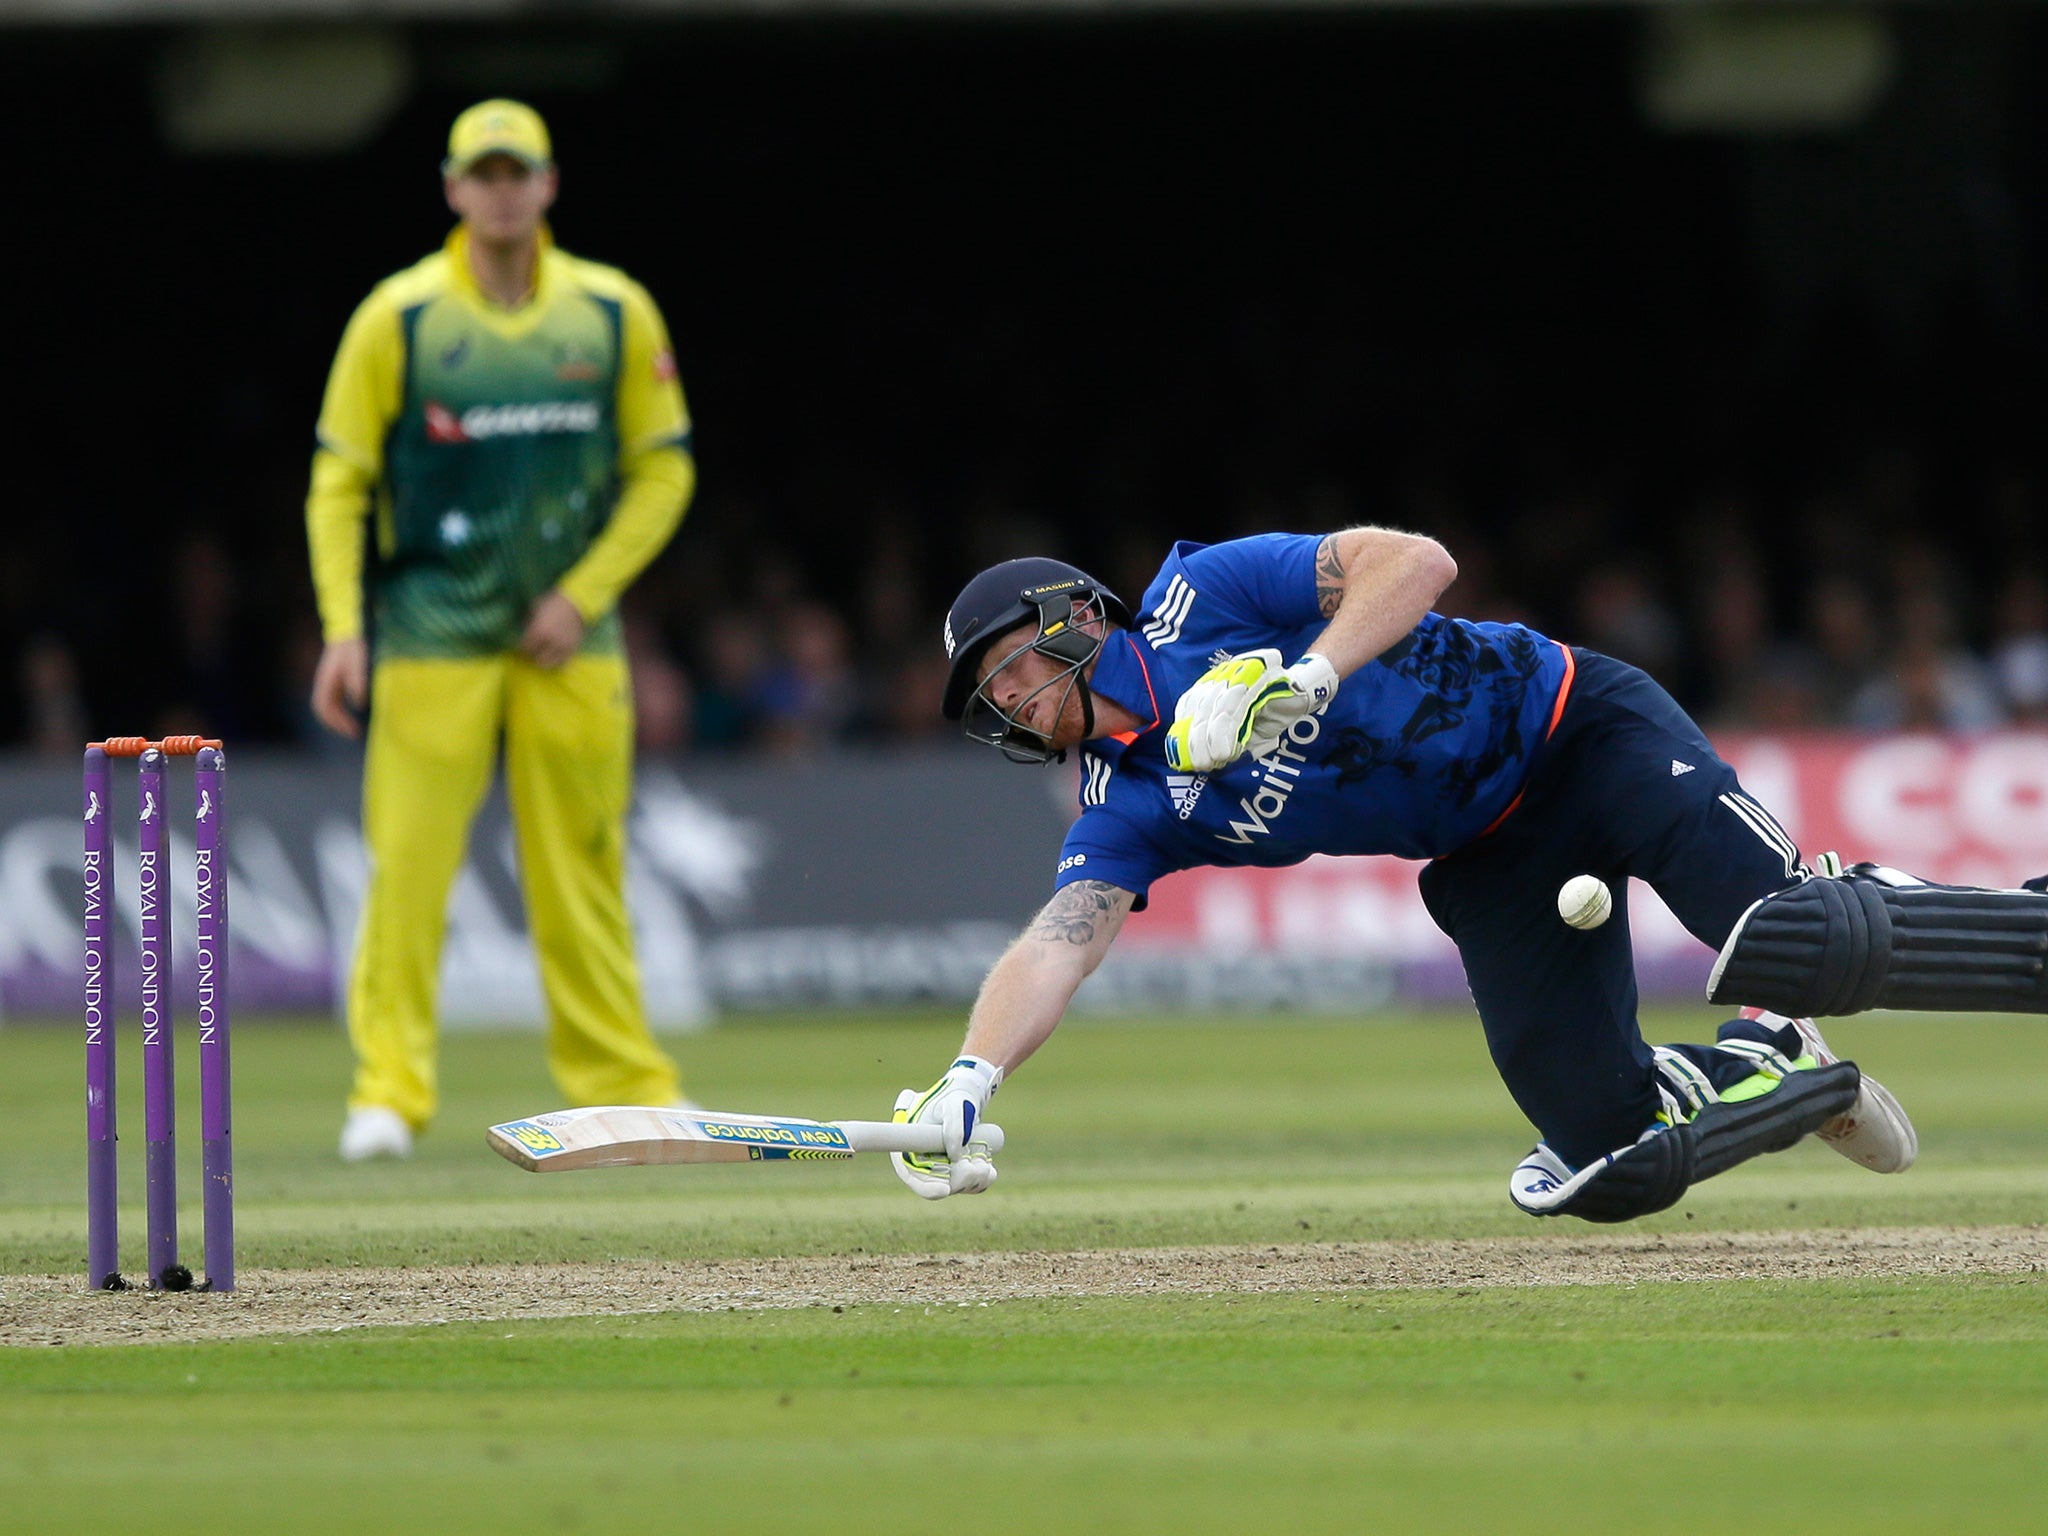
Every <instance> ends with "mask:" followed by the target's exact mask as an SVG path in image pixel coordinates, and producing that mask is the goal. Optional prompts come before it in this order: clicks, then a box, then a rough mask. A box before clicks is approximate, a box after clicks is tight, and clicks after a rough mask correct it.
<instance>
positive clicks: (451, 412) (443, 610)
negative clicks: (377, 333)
mask: <svg viewBox="0 0 2048 1536" xmlns="http://www.w3.org/2000/svg"><path fill="white" fill-rule="evenodd" d="M400 321H401V326H402V332H403V336H404V341H405V374H404V379H405V387H404V398H403V404H402V406H401V408H400V412H399V416H398V420H397V421H396V422H395V423H394V424H393V425H392V428H391V432H390V435H389V437H388V438H387V439H386V442H385V458H384V476H385V485H384V488H385V493H386V502H385V516H384V517H383V519H382V520H381V521H382V527H381V528H380V529H379V539H378V545H379V548H378V554H379V557H380V558H379V559H378V561H377V564H376V566H375V569H374V570H373V571H372V573H371V577H370V595H371V602H372V605H373V612H374V615H375V624H376V629H375V635H376V644H377V649H378V651H379V653H380V654H383V655H392V656H477V655H490V654H494V653H498V652H503V651H507V650H511V649H514V648H515V647H516V646H517V645H518V643H519V637H520V634H521V633H522V632H523V630H524V629H525V625H526V615H527V613H528V611H529V610H530V609H531V608H532V606H533V603H534V600H535V599H536V598H538V597H539V596H540V595H541V594H542V593H544V592H546V591H547V590H548V589H549V588H550V587H552V586H554V585H555V583H556V582H558V581H559V580H560V579H561V578H562V576H563V575H564V573H566V572H567V571H568V570H569V568H570V567H571V566H573V565H574V564H575V563H576V562H577V560H579V559H580V558H581V557H582V555H583V553H584V551H585V550H587V549H588V548H589V547H590V544H591V541H592V540H593V539H595V538H596V537H597V535H598V533H599V532H600V531H601V530H602V529H603V527H604V525H605V520H606V519H607V518H608V517H609V516H610V515H611V508H612V502H613V500H614V498H615V496H616V495H617V490H618V483H617V462H618V453H619V434H618V420H617V399H618V381H619V367H620V358H621V354H622V351H623V347H622V336H621V326H622V324H623V316H622V314H621V311H620V307H619V305H618V304H617V303H616V302H615V301H613V300H609V299H603V298H599V297H597V296H595V295H593V294H590V293H587V292H584V291H582V290H580V289H575V288H566V289H565V290H564V291H561V292H559V293H558V294H557V295H556V296H555V297H554V298H553V300H552V301H551V302H550V303H549V306H548V309H547V311H546V313H545V314H543V315H542V316H541V317H540V319H539V321H538V323H537V324H535V326H534V327H533V328H532V329H531V330H530V331H527V332H525V333H524V334H523V335H519V336H516V337H507V336H504V335H501V334H500V333H498V332H497V331H496V330H494V329H493V328H491V327H490V326H489V325H487V324H485V323H484V322H483V321H482V319H481V318H480V317H479V316H478V315H477V314H476V312H475V311H474V310H473V309H472V308H471V307H470V306H469V305H467V304H466V303H464V302H463V301H462V300H461V299H459V298H457V297H455V296H453V295H448V296H441V297H436V298H432V299H429V300H427V301H426V302H425V303H422V304H418V305H415V306H414V307H412V308H410V309H407V310H405V311H403V312H402V314H401V316H400ZM619 644H620V641H619V626H618V620H617V617H616V616H615V615H607V616H606V617H605V618H604V619H602V620H600V621H599V622H598V623H596V624H594V625H592V626H591V628H590V632H589V634H588V635H586V636H585V639H584V646H583V648H584V650H586V651H605V652H616V651H617V650H618V649H619Z"/></svg>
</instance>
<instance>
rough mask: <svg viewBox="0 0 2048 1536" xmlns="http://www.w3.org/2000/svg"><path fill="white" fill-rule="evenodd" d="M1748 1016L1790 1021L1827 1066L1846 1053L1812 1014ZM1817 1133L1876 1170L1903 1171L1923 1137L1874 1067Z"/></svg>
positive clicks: (1751, 1012)
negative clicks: (1823, 1034)
mask: <svg viewBox="0 0 2048 1536" xmlns="http://www.w3.org/2000/svg"><path fill="white" fill-rule="evenodd" d="M1742 1016H1743V1017H1744V1018H1745V1019H1755V1020H1756V1021H1757V1022H1758V1023H1760V1024H1763V1025H1765V1026H1767V1027H1768V1028H1771V1029H1782V1028H1784V1027H1785V1026H1786V1025H1787V1024H1790V1025H1791V1026H1792V1027H1793V1029H1795V1030H1797V1031H1798V1033H1799V1043H1800V1044H1801V1045H1803V1046H1804V1047H1805V1048H1806V1049H1805V1054H1806V1055H1808V1056H1811V1057H1813V1059H1814V1060H1815V1061H1817V1062H1818V1063H1820V1065H1822V1066H1824V1067H1825V1066H1830V1065H1832V1064H1833V1063H1835V1062H1837V1061H1840V1060H1841V1059H1842V1058H1841V1057H1839V1056H1837V1055H1836V1054H1835V1053H1834V1052H1833V1051H1831V1050H1829V1049H1828V1043H1827V1041H1825V1040H1823V1039H1822V1038H1821V1034H1820V1028H1819V1026H1818V1025H1816V1024H1815V1023H1814V1022H1813V1020H1811V1019H1788V1018H1786V1017H1785V1015H1783V1014H1782V1013H1772V1012H1771V1011H1770V1010H1768V1009H1765V1008H1744V1009H1743V1010H1742ZM1814 1134H1815V1135H1816V1136H1818V1137H1819V1138H1820V1139H1821V1140H1822V1141H1824V1142H1826V1143H1827V1144H1828V1145H1829V1146H1831V1147H1833V1148H1834V1149H1835V1150H1836V1151H1837V1152H1839V1153H1841V1154H1842V1156H1844V1157H1846V1158H1848V1159H1849V1161H1850V1162H1852V1163H1859V1164H1861V1165H1862V1166H1863V1167H1865V1168H1868V1169H1870V1170H1871V1172H1873V1173H1904V1172H1905V1171H1906V1170H1907V1169H1908V1168H1910V1167H1912V1166H1913V1159H1914V1158H1916V1157H1918V1156H1919V1155H1920V1137H1919V1134H1918V1133H1917V1132H1916V1131H1914V1129H1913V1122H1912V1121H1911V1120H1909V1119H1907V1118H1906V1111H1905V1110H1904V1109H1903V1108H1901V1107H1900V1105H1899V1101H1898V1100H1897V1099H1895V1098H1893V1097H1892V1094H1891V1090H1890V1089H1888V1088H1886V1087H1885V1086H1884V1084H1883V1083H1880V1082H1878V1081H1877V1080H1876V1079H1875V1078H1873V1077H1872V1076H1871V1075H1870V1074H1869V1073H1867V1072H1866V1073H1864V1074H1863V1088H1862V1091H1861V1092H1859V1093H1858V1094H1857V1095H1856V1102H1855V1103H1854V1104H1851V1105H1850V1106H1849V1107H1848V1108H1847V1109H1845V1110H1843V1111H1842V1113H1840V1114H1839V1115H1837V1116H1835V1118H1834V1119H1832V1120H1830V1121H1828V1122H1827V1124H1825V1125H1823V1126H1822V1127H1821V1128H1820V1129H1819V1130H1817V1131H1815V1132H1814Z"/></svg>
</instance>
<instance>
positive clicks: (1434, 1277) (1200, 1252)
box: [0, 1226, 2048, 1345]
mask: <svg viewBox="0 0 2048 1536" xmlns="http://www.w3.org/2000/svg"><path fill="white" fill-rule="evenodd" d="M2044 1271H2048V1227H2010V1226H2008V1227H1969V1228H1941V1227H1907V1228H1891V1229H1885V1228H1878V1229H1850V1230H1843V1231H1817V1232H1733V1233H1697V1234H1694V1233H1672V1234H1668V1235H1662V1236H1655V1237H1630V1236H1626V1235H1607V1234H1602V1235H1594V1236H1582V1235H1571V1236H1559V1237H1556V1238H1551V1239H1529V1240H1522V1241H1517V1240H1514V1239H1507V1238H1494V1239H1478V1240H1473V1241H1466V1242H1458V1241H1440V1242H1406V1243H1402V1242H1384V1243H1302V1244H1287V1245H1271V1246H1266V1247H1257V1246H1244V1245H1239V1246H1216V1247H1204V1248H1138V1249H1095V1250H1090V1251H1086V1252H1078V1253H978V1254H960V1255H952V1256H947V1257H925V1258H919V1257H913V1256H909V1255H891V1256H877V1257H873V1258H847V1257H839V1256H825V1257H809V1258H780V1259H721V1260H703V1261H696V1262H683V1263H647V1262H632V1261H628V1262H620V1263H613V1264H537V1265H526V1266H517V1267H504V1266H485V1265H468V1266H460V1267H449V1266H438V1265H437V1266H429V1267H421V1268H407V1269H382V1268H365V1269H341V1270H335V1269H314V1270H261V1271H256V1272H254V1273H250V1274H246V1275H244V1276H243V1277H242V1282H241V1289H239V1290H238V1291H236V1292H235V1293H233V1294H231V1295H218V1296H212V1295H205V1294H199V1293H185V1294H181V1295H171V1294H152V1293H149V1292H146V1291H130V1292H124V1293H109V1292H101V1293H95V1292H89V1291H84V1290H82V1289H80V1287H79V1284H78V1282H77V1281H76V1280H72V1279H69V1278H59V1277H31V1276H17V1277H13V1278H9V1279H6V1280H4V1281H0V1344H12V1345H23V1344H27V1345H34V1344H49V1345H65V1344H122V1343H161V1342H165V1341H169V1340H173V1339H186V1340H195V1339H225V1338H239V1337H248V1336H253V1335H261V1334H290V1333H323V1332H330V1331H336V1330H340V1329H345V1328H363V1327H378V1326H390V1325H417V1324H422V1323H447V1322H474V1321H482V1320H487V1319H530V1318H542V1317H574V1316H598V1315H617V1314H623V1313H634V1312H705V1311H725V1310H732V1309H747V1310H763V1309H771V1308H779V1307H819V1306H858V1305H873V1304H884V1303H887V1304H898V1305H903V1304H908V1305H924V1306H956V1305H964V1304H968V1303H973V1302H994V1301H1009V1300H1017V1299H1022V1298H1048V1297H1074V1296H1172V1295H1213V1294H1222V1293H1249V1294H1260V1293H1285V1292H1310V1291H1315V1292H1329V1293H1334V1292H1344V1291H1354V1290H1383V1289H1398V1288H1407V1287H1418V1286H1419V1287H1443V1286H1450V1287H1468V1286H1469V1287H1480V1286H1488V1287H1495V1286H1526V1285H1614V1284H1624V1285H1626V1284H1639V1283H1646V1282H1656V1281H1670V1280H1695V1281H1696V1280H1738V1279H1775V1280H1794V1279H1838V1280H1839V1279H1854V1278H1859V1277H1867V1278H1892V1277H1897V1276H1903V1275H2013V1274H2028V1273H2040V1272H2044Z"/></svg>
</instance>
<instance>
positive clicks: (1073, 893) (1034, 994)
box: [960, 880, 1136, 1073]
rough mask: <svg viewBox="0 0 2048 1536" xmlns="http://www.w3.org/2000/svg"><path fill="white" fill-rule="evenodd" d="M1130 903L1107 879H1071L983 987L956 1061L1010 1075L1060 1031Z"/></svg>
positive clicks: (1004, 957) (993, 968) (1012, 947)
mask: <svg viewBox="0 0 2048 1536" xmlns="http://www.w3.org/2000/svg"><path fill="white" fill-rule="evenodd" d="M1135 899H1136V898H1134V897H1133V896H1132V895H1131V893H1130V892H1129V891H1126V890H1123V889H1121V888H1120V887H1117V886H1114V885H1111V884H1110V883H1109V882H1108V881H1107V880H1076V881H1074V882H1073V884H1071V885H1065V886H1062V887H1061V888H1060V889H1059V890H1058V891H1057V892H1056V893H1054V895H1053V898H1052V900H1051V901H1049V902H1047V903H1046V904H1045V905H1044V907H1042V908H1041V909H1040V910H1039V913H1038V916H1036V917H1034V918H1033V919H1032V920H1031V924H1030V926H1029V927H1027V928H1026V929H1025V930H1024V932H1023V934H1022V935H1021V936H1019V937H1018V939H1017V940H1016V942H1014V943H1013V944H1011V945H1010V947H1009V948H1008V949H1007V950H1005V951H1004V952H1003V957H1002V959H1000V960H998V961H997V962H996V963H995V965H994V966H993V967H992V968H991V969H990V971H989V973H988V976H987V978H986V979H985V980H984V981H983V982H982V984H981V995H980V996H979V997H977V998H976V999H975V1001H974V1011H973V1013H971V1014H970V1015H968V1019H967V1039H966V1040H965V1041H964V1042H963V1043H962V1044H961V1047H960V1054H961V1055H963V1056H975V1057H979V1058H980V1059H981V1060H983V1061H986V1062H990V1063H993V1064H994V1065H995V1066H998V1067H1000V1068H1002V1069H1003V1071H1004V1072H1005V1073H1009V1072H1012V1071H1015V1070H1016V1068H1017V1067H1018V1065H1019V1064H1021V1063H1022V1062H1023V1061H1024V1060H1025V1059H1026V1058H1028V1057H1029V1056H1030V1055H1031V1053H1032V1052H1033V1051H1035V1050H1037V1049H1038V1048H1039V1047H1040V1046H1041V1045H1043V1044H1045V1042H1046V1039H1047V1038H1048V1037H1049V1036H1050V1035H1051V1034H1052V1032H1053V1031H1054V1030H1055V1029H1057V1028H1058V1027H1059V1022H1060V1019H1061V1018H1062V1016H1064V1015H1065V1013H1066V1011H1067V1004H1068V1003H1069V1002H1071V1001H1072V1000H1073V996H1074V992H1075V989H1076V988H1078V987H1079V986H1080V985H1081V983H1082V982H1084V981H1086V980H1087V979H1088V978H1089V976H1091V975H1093V974H1094V971H1095V968H1096V967H1097V966H1098V965H1100V964H1102V957H1103V956H1104V955H1106V954H1108V953H1109V946H1110V944H1111V942H1112V941H1114V940H1115V938H1116V936H1117V933H1118V931H1119V930H1120V929H1122V927H1123V925H1124V918H1125V917H1127V916H1128V915H1129V914H1130V910H1131V903H1132V901H1133V900H1135Z"/></svg>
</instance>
